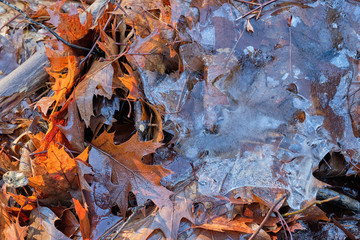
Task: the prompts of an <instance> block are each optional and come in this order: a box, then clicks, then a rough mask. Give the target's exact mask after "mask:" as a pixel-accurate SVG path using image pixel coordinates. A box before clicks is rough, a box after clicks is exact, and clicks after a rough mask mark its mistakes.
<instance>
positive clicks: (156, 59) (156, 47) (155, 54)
mask: <svg viewBox="0 0 360 240" xmlns="http://www.w3.org/2000/svg"><path fill="white" fill-rule="evenodd" d="M167 43H168V40H167V39H165V38H164V37H163V36H162V34H161V31H160V29H159V28H157V29H155V30H154V31H153V32H152V33H151V34H150V35H149V36H147V37H146V38H137V39H136V40H135V42H134V43H133V44H131V47H130V49H129V51H128V53H127V54H126V58H127V60H128V61H129V62H130V63H131V64H133V65H134V66H137V67H140V68H143V69H144V70H149V71H156V72H158V73H161V74H164V73H165V70H169V69H171V68H174V66H173V65H176V67H177V65H178V60H177V59H178V58H177V57H176V56H177V55H176V56H175V57H173V58H171V57H170V50H169V48H168V47H166V44H167Z"/></svg>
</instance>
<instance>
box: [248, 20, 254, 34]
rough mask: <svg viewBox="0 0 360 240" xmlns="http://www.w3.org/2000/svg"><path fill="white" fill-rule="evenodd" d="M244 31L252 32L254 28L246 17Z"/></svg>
mask: <svg viewBox="0 0 360 240" xmlns="http://www.w3.org/2000/svg"><path fill="white" fill-rule="evenodd" d="M246 31H247V32H252V33H253V32H254V28H253V27H252V25H251V23H250V19H248V20H247V21H246Z"/></svg>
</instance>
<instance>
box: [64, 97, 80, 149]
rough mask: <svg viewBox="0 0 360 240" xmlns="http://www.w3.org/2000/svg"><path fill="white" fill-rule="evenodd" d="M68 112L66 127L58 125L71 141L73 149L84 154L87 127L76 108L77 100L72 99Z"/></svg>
mask: <svg viewBox="0 0 360 240" xmlns="http://www.w3.org/2000/svg"><path fill="white" fill-rule="evenodd" d="M67 111H68V114H67V119H66V123H65V125H64V126H62V125H58V128H59V129H60V131H61V132H62V133H63V134H64V135H65V137H66V138H67V140H68V141H69V143H70V145H71V149H72V150H75V151H79V152H82V151H83V150H84V148H85V146H84V132H85V126H84V122H82V121H81V120H80V116H79V112H78V109H77V107H76V102H75V100H73V99H72V100H71V101H70V102H69V105H68V108H67Z"/></svg>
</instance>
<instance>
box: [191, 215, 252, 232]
mask: <svg viewBox="0 0 360 240" xmlns="http://www.w3.org/2000/svg"><path fill="white" fill-rule="evenodd" d="M252 222H253V220H252V219H251V218H244V217H236V218H235V219H234V220H231V219H228V218H227V217H226V216H219V217H215V218H213V219H211V221H210V222H208V223H204V224H202V225H199V226H193V227H195V228H204V229H208V230H212V231H219V232H223V231H237V232H243V233H253V232H254V230H252V229H251V228H250V227H248V225H247V223H252Z"/></svg>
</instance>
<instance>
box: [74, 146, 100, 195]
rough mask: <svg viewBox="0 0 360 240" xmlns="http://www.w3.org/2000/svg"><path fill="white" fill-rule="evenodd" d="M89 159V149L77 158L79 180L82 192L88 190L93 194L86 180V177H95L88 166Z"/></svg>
mask: <svg viewBox="0 0 360 240" xmlns="http://www.w3.org/2000/svg"><path fill="white" fill-rule="evenodd" d="M88 158H89V148H86V149H85V150H84V151H83V152H82V153H81V154H80V155H79V156H77V157H76V164H77V172H78V178H79V184H80V188H81V190H87V191H89V192H91V191H92V190H91V187H90V185H89V183H88V182H87V181H86V179H85V175H94V174H95V173H94V172H93V170H92V169H91V167H90V166H88V164H87V159H88Z"/></svg>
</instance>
